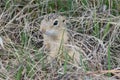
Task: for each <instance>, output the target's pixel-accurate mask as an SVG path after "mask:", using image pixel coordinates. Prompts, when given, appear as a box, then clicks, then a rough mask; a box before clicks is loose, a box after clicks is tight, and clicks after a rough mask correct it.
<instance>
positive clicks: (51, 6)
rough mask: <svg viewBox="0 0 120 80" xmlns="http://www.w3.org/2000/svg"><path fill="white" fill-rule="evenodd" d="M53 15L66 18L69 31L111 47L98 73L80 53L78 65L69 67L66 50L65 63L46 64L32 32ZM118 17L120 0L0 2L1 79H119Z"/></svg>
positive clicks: (16, 0)
mask: <svg viewBox="0 0 120 80" xmlns="http://www.w3.org/2000/svg"><path fill="white" fill-rule="evenodd" d="M54 12H55V13H60V14H61V15H65V16H66V17H67V18H68V19H69V21H70V23H71V26H72V27H71V28H72V30H73V31H77V32H79V33H81V34H86V35H89V36H94V37H96V38H97V39H99V40H100V41H103V42H104V44H106V45H107V46H108V45H109V46H108V49H107V50H106V51H107V66H105V70H104V69H103V70H100V71H98V72H97V70H96V69H94V68H91V67H90V65H89V64H88V63H89V62H88V61H87V60H86V58H85V57H84V55H82V53H80V54H81V56H80V62H81V63H80V66H75V65H74V64H71V63H69V61H70V58H69V56H68V55H67V53H68V52H67V51H66V50H65V51H64V57H65V59H64V60H62V61H56V62H54V63H48V61H47V60H46V56H47V55H45V54H44V53H43V52H42V49H41V48H42V47H41V45H42V44H43V42H42V37H41V34H37V38H35V39H33V37H34V36H33V34H32V32H38V33H39V27H40V26H39V25H40V22H41V20H42V18H43V15H45V14H49V13H54ZM119 16H120V1H119V0H31V1H29V0H26V1H22V0H4V1H0V38H1V39H2V40H0V45H1V46H0V80H6V79H9V80H22V79H23V80H34V79H38V80H54V79H56V80H57V79H63V80H67V79H70V80H71V79H72V78H76V77H77V78H79V79H83V80H89V79H91V80H94V79H95V80H96V79H101V80H106V79H118V80H119V79H120V76H119V75H117V74H120V71H119V67H120V63H119V60H120V54H119V53H120V36H119V35H120V25H119V21H120V20H119V18H120V17H119ZM36 29H37V30H36ZM35 36H36V35H35ZM32 39H33V40H32ZM3 45H4V48H3ZM2 48H3V49H2ZM63 64H64V65H63ZM62 70H63V71H62ZM62 73H63V74H62ZM106 74H107V75H106ZM73 76H74V77H73ZM79 79H78V80H79Z"/></svg>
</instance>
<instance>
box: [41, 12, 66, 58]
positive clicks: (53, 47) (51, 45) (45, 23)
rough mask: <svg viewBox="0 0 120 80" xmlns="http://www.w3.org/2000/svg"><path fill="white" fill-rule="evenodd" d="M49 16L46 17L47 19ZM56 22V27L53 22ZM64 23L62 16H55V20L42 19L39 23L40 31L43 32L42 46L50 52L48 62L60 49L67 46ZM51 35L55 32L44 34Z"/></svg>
mask: <svg viewBox="0 0 120 80" xmlns="http://www.w3.org/2000/svg"><path fill="white" fill-rule="evenodd" d="M49 16H51V14H50V15H48V17H49ZM55 20H57V21H58V25H57V26H54V25H53V24H54V21H55ZM65 27H66V23H65V17H63V16H56V18H55V19H52V18H51V19H47V18H44V19H43V20H42V21H41V25H40V29H41V31H42V32H43V37H44V44H45V45H46V47H47V48H48V49H49V50H50V52H49V56H50V57H49V58H48V59H49V60H51V59H50V58H52V59H54V58H55V57H56V56H57V55H58V53H59V52H61V50H59V49H60V47H61V46H62V47H64V48H65V45H66V44H67V41H68V36H67V34H68V33H67V31H66V28H65ZM47 31H48V33H51V32H52V31H55V33H54V34H53V35H52V34H51V35H50V34H46V33H47Z"/></svg>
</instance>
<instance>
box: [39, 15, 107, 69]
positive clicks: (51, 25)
mask: <svg viewBox="0 0 120 80" xmlns="http://www.w3.org/2000/svg"><path fill="white" fill-rule="evenodd" d="M40 30H41V31H42V33H43V37H44V45H46V47H47V49H49V50H50V52H49V55H50V57H49V58H48V60H51V59H53V58H55V57H56V56H57V55H58V52H62V51H61V50H59V49H60V45H62V46H63V48H64V49H65V50H67V51H68V55H69V56H70V57H72V58H73V60H74V61H75V63H79V62H80V54H81V53H82V55H83V56H84V57H85V59H84V60H86V61H88V62H90V63H93V64H92V66H94V65H95V66H96V65H98V66H99V67H101V64H102V61H103V57H104V56H105V55H106V54H105V53H106V50H105V47H104V45H103V42H102V41H100V40H99V39H97V38H95V37H93V36H88V35H84V34H80V33H75V34H74V32H72V31H71V33H72V34H71V39H72V40H71V42H70V43H69V42H68V40H69V39H70V38H69V37H68V34H70V33H69V32H68V30H67V25H66V18H65V17H64V16H61V15H58V14H54V13H52V14H49V15H46V16H45V17H44V19H43V20H42V21H41V25H40ZM71 45H72V46H71Z"/></svg>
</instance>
